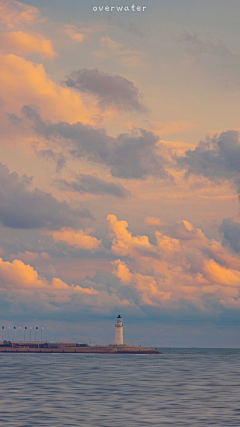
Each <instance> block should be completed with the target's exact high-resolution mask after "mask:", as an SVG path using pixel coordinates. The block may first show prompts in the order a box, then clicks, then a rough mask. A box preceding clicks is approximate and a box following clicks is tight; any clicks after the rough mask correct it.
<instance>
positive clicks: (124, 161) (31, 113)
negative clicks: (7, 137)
mask: <svg viewBox="0 0 240 427" xmlns="http://www.w3.org/2000/svg"><path fill="white" fill-rule="evenodd" d="M22 114H23V116H24V119H25V120H28V121H29V122H30V125H31V126H32V127H33V129H34V131H35V132H36V133H37V134H39V135H41V136H43V137H44V138H45V139H47V140H50V141H57V142H58V144H59V142H62V143H63V144H64V145H65V147H66V148H67V149H68V151H69V153H70V154H71V155H72V156H74V157H76V158H84V157H85V158H87V160H90V161H93V162H97V163H100V164H103V165H106V166H108V167H109V168H110V171H111V174H112V175H113V176H116V177H119V178H126V179H144V178H146V176H148V175H155V176H157V177H158V178H164V179H166V178H169V175H168V173H167V172H166V171H165V168H164V166H165V164H166V160H165V159H164V158H163V157H162V156H161V155H160V154H159V151H160V149H161V144H159V143H158V140H159V138H158V137H157V136H156V135H154V134H152V133H151V132H147V131H145V130H142V129H141V130H140V131H139V134H137V133H136V132H135V133H133V134H122V135H119V136H118V137H117V138H113V137H110V136H108V135H107V134H106V132H105V131H104V130H101V129H100V130H98V129H94V128H92V127H91V126H86V125H83V124H82V123H80V122H77V123H75V124H73V125H71V124H69V123H66V122H58V123H52V122H50V121H44V120H42V119H41V117H40V115H39V113H38V112H37V111H36V110H35V109H33V108H32V107H31V106H24V107H23V108H22ZM9 117H10V120H11V121H12V123H13V124H16V123H19V118H18V117H16V115H14V114H11V115H9ZM21 120H22V119H20V121H21ZM157 143H158V144H157Z"/></svg>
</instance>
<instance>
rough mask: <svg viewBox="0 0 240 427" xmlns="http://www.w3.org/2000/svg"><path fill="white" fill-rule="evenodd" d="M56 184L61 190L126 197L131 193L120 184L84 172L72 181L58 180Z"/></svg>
mask: <svg viewBox="0 0 240 427" xmlns="http://www.w3.org/2000/svg"><path fill="white" fill-rule="evenodd" d="M58 185H59V186H60V188H61V189H62V190H68V191H76V192H78V193H81V194H85V193H90V194H105V195H109V196H116V197H127V196H130V194H131V193H130V192H129V191H127V190H126V189H125V188H124V187H123V186H122V185H121V184H115V183H114V182H108V181H105V180H103V179H100V178H98V177H97V176H92V175H85V174H78V175H77V176H76V180H75V181H72V182H67V181H64V180H59V181H58Z"/></svg>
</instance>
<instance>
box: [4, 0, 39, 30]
mask: <svg viewBox="0 0 240 427" xmlns="http://www.w3.org/2000/svg"><path fill="white" fill-rule="evenodd" d="M37 16H39V10H38V9H37V8H36V7H33V6H29V5H27V4H25V3H21V2H19V1H15V0H0V20H1V21H2V22H3V23H5V24H6V25H7V26H8V28H14V27H15V26H16V25H18V24H20V23H30V22H32V21H34V19H36V18H37Z"/></svg>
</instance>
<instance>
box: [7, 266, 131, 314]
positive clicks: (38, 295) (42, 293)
mask: <svg viewBox="0 0 240 427" xmlns="http://www.w3.org/2000/svg"><path fill="white" fill-rule="evenodd" d="M0 292H1V295H4V296H6V297H7V300H8V301H9V302H13V301H14V304H15V305H16V304H18V303H23V304H24V305H26V304H27V303H29V304H31V306H32V307H36V306H38V305H39V304H40V306H42V307H43V308H44V310H47V311H59V310H60V308H57V307H56V306H55V305H52V303H54V304H55V303H57V304H70V305H71V304H74V303H76V301H77V302H78V307H80V306H81V307H83V306H91V307H92V308H93V309H94V310H97V311H99V310H100V311H101V310H102V311H103V312H106V309H107V308H108V309H111V308H112V307H113V306H127V305H130V303H129V301H128V300H127V299H126V298H124V299H122V298H121V297H120V296H118V295H117V294H116V293H109V292H107V291H106V290H100V291H98V290H96V289H94V288H93V287H92V286H90V287H84V288H83V287H81V286H79V285H77V286H74V285H68V284H67V283H65V282H64V281H62V280H61V279H60V278H57V277H54V278H53V279H52V282H49V281H48V280H46V279H45V278H44V277H40V276H39V275H38V272H37V271H36V270H35V269H34V268H33V267H32V266H30V265H26V264H24V263H23V262H22V261H20V260H18V259H15V260H14V261H13V262H8V261H6V262H5V261H3V260H2V259H1V258H0Z"/></svg>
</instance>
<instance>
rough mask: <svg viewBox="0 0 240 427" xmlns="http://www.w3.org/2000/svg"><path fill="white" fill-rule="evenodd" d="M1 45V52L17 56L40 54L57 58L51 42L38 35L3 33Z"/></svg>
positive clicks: (17, 32)
mask: <svg viewBox="0 0 240 427" xmlns="http://www.w3.org/2000/svg"><path fill="white" fill-rule="evenodd" d="M0 44H1V47H0V49H1V51H3V52H5V53H14V54H16V55H28V54H31V53H39V54H41V55H42V56H43V57H49V58H54V57H55V56H56V53H55V52H54V50H53V47H52V42H51V40H48V39H46V38H45V37H44V36H42V35H41V34H38V33H24V32H22V31H13V32H8V33H1V34H0Z"/></svg>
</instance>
